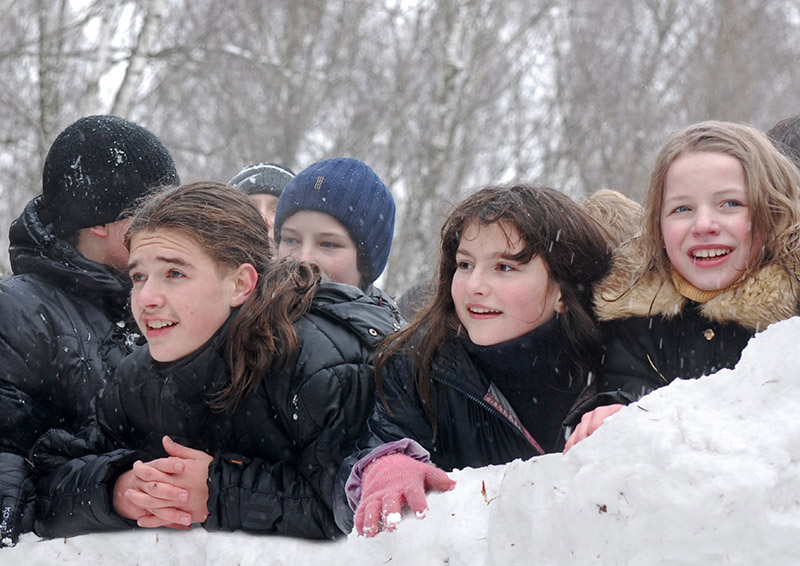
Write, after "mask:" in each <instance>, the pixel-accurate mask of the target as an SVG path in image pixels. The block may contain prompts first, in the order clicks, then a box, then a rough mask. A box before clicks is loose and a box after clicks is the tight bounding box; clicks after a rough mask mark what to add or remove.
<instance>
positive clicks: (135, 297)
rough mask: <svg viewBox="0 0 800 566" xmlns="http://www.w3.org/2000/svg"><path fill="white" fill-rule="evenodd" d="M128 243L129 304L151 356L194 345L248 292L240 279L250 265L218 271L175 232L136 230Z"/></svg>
mask: <svg viewBox="0 0 800 566" xmlns="http://www.w3.org/2000/svg"><path fill="white" fill-rule="evenodd" d="M130 248H131V251H130V260H129V262H128V273H129V274H130V277H131V280H132V281H133V290H132V292H131V308H132V310H133V316H134V318H135V319H136V323H137V324H138V325H139V329H140V330H141V331H142V333H143V334H144V336H145V338H147V342H148V344H149V345H150V355H151V356H152V357H153V359H154V360H156V361H159V362H170V361H175V360H178V359H180V358H183V357H185V356H187V355H188V354H191V353H192V352H194V351H195V350H197V349H198V348H199V347H200V346H202V345H203V344H205V343H206V342H207V341H208V340H209V338H211V337H212V336H213V335H214V333H215V332H216V331H217V330H218V329H219V327H220V326H222V324H223V323H224V322H225V320H227V318H228V316H229V315H230V313H231V309H232V308H233V307H237V306H239V305H241V304H242V303H244V301H245V299H246V298H247V296H249V294H250V292H251V291H252V288H250V289H247V288H246V287H247V285H246V284H245V285H243V282H242V275H243V270H248V269H252V270H253V273H254V272H255V270H254V269H253V268H252V266H250V265H249V264H243V265H241V266H239V267H238V268H236V269H228V270H223V269H222V268H220V267H218V266H217V264H216V263H215V262H214V261H213V259H212V258H211V256H209V255H208V254H207V253H206V252H205V251H203V249H202V248H201V247H200V246H199V245H198V244H197V243H196V241H195V240H194V239H193V238H190V237H188V236H186V235H185V234H183V233H181V232H177V231H173V230H159V231H156V232H141V233H139V234H136V235H135V236H133V238H132V239H131V243H130ZM247 272H248V273H250V272H249V271H247ZM253 283H254V281H253Z"/></svg>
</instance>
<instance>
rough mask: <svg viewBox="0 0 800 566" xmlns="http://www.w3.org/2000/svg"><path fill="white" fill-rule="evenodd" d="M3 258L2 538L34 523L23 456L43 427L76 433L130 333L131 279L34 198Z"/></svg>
mask: <svg viewBox="0 0 800 566" xmlns="http://www.w3.org/2000/svg"><path fill="white" fill-rule="evenodd" d="M10 240H11V246H10V256H11V265H12V267H13V269H14V273H15V274H16V275H14V276H9V277H4V278H2V279H0V517H2V522H0V538H2V539H3V540H4V541H5V543H6V544H8V543H9V542H13V541H15V540H16V538H17V536H18V535H19V533H20V532H25V531H29V530H31V528H32V526H33V497H34V477H33V476H32V468H31V466H30V464H29V463H28V462H27V461H26V457H27V455H28V452H29V450H30V449H31V447H32V446H33V443H34V441H35V440H36V439H37V438H38V437H39V436H40V435H41V434H43V433H44V432H46V431H47V430H48V429H50V428H63V429H67V430H72V431H77V430H78V429H79V428H80V427H82V426H83V425H84V424H85V423H86V420H87V418H88V417H89V414H90V412H91V411H90V401H91V400H92V399H93V398H94V396H95V395H96V394H97V392H98V391H99V390H100V389H101V388H102V387H103V386H104V384H105V382H106V379H107V378H108V377H109V376H110V375H111V373H112V372H113V370H114V368H115V367H116V366H117V364H118V363H119V362H120V360H121V359H122V358H123V356H124V355H125V354H126V353H128V352H129V351H130V346H131V345H132V344H133V341H134V339H135V338H136V337H137V336H138V334H137V333H136V331H135V324H133V321H132V319H131V318H130V317H129V314H128V309H127V307H126V304H127V299H128V295H129V285H128V283H127V281H126V278H123V277H122V276H121V275H120V274H118V273H117V272H116V271H115V270H114V269H113V268H111V267H107V266H104V265H100V264H98V263H95V262H93V261H89V260H88V259H86V258H85V257H83V256H82V255H81V254H80V253H79V252H78V251H77V250H76V249H75V248H74V247H73V246H72V245H70V244H69V243H67V242H65V241H64V240H61V239H59V238H58V237H56V236H55V235H54V234H53V231H52V225H51V224H50V222H49V221H48V219H47V217H46V214H45V212H44V207H43V206H42V203H41V197H38V198H36V199H33V200H32V201H31V202H30V203H29V204H28V205H27V207H26V208H25V210H24V211H23V213H22V214H21V215H20V217H19V218H17V219H16V220H15V221H14V222H13V223H12V225H11V231H10ZM2 545H3V543H0V546H2Z"/></svg>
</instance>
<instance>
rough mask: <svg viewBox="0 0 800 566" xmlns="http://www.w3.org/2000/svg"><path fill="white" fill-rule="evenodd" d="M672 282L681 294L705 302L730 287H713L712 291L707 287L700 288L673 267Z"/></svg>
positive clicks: (697, 301) (695, 300)
mask: <svg viewBox="0 0 800 566" xmlns="http://www.w3.org/2000/svg"><path fill="white" fill-rule="evenodd" d="M672 284H673V285H675V290H676V291H678V293H680V294H681V296H683V297H686V298H687V299H689V300H690V301H694V302H696V303H705V302H708V301H710V300H711V299H713V298H714V297H716V296H717V295H719V294H720V293H722V292H723V291H725V290H726V289H727V288H728V287H724V288H722V289H713V290H711V291H708V290H705V289H698V288H697V287H695V286H694V285H692V284H691V283H689V281H687V280H686V278H685V277H684V276H683V275H681V274H680V273H678V272H677V270H676V269H675V268H674V267H673V268H672Z"/></svg>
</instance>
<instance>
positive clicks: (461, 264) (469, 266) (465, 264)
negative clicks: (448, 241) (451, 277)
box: [456, 260, 472, 269]
mask: <svg viewBox="0 0 800 566" xmlns="http://www.w3.org/2000/svg"><path fill="white" fill-rule="evenodd" d="M456 267H457V268H458V269H472V264H471V263H470V262H468V261H464V260H462V261H459V262H457V263H456Z"/></svg>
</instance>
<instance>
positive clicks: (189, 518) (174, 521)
mask: <svg viewBox="0 0 800 566" xmlns="http://www.w3.org/2000/svg"><path fill="white" fill-rule="evenodd" d="M162 444H163V445H164V450H166V451H167V454H169V456H168V457H167V458H159V459H157V460H151V461H149V462H142V461H141V460H139V461H137V462H135V463H134V464H133V468H132V469H131V470H128V471H127V472H125V473H123V474H122V475H121V476H120V477H119V479H117V482H116V484H115V485H114V499H113V504H114V510H115V511H116V512H117V513H118V514H119V515H121V516H123V517H125V518H127V519H134V520H135V521H136V522H137V524H138V525H139V526H140V527H148V528H155V527H169V528H172V529H188V528H190V527H191V525H192V523H203V522H204V521H205V520H206V517H208V484H207V481H208V466H209V464H210V463H211V461H212V460H213V457H212V456H211V455H210V454H207V453H205V452H202V451H200V450H194V449H192V448H189V447H187V446H183V445H182V444H178V443H177V442H175V441H174V440H172V439H171V438H170V437H169V436H165V437H164V438H163V439H162Z"/></svg>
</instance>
